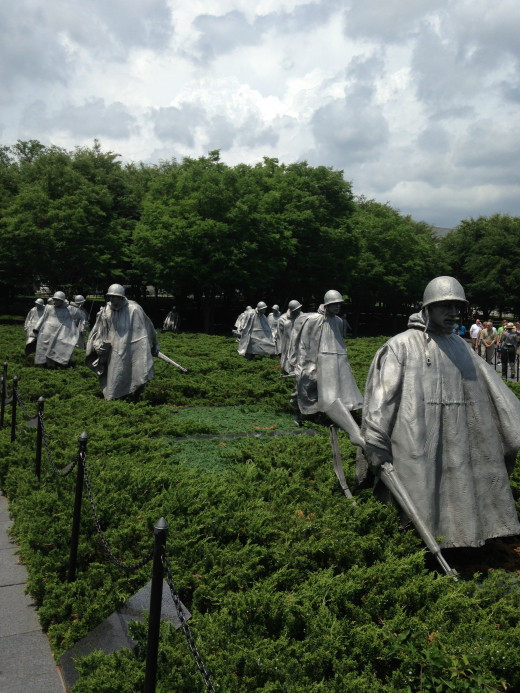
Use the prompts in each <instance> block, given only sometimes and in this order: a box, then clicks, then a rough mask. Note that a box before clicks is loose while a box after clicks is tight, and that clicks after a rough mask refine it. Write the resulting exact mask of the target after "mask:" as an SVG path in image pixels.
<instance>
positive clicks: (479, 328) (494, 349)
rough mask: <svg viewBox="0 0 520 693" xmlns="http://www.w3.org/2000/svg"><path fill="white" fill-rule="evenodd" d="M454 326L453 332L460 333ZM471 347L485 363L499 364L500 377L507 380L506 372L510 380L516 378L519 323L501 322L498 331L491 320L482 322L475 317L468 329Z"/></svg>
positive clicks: (519, 340) (519, 344) (519, 347)
mask: <svg viewBox="0 0 520 693" xmlns="http://www.w3.org/2000/svg"><path fill="white" fill-rule="evenodd" d="M457 328H458V325H457V326H454V332H455V333H457V334H461V333H460V328H459V329H457ZM461 336H462V334H461ZM469 336H470V339H471V347H472V349H474V351H475V352H476V353H477V354H478V355H479V356H482V357H483V358H484V359H485V360H486V362H487V363H489V364H493V365H494V364H495V358H496V362H497V363H498V364H501V369H502V377H503V378H507V376H508V372H509V373H510V377H511V378H516V377H517V376H518V357H519V351H520V321H517V322H516V324H515V323H514V322H511V321H509V320H502V324H501V325H500V326H499V327H498V329H497V328H496V327H495V326H494V325H493V322H492V321H491V320H487V321H484V322H482V321H481V320H480V318H478V317H475V321H474V323H473V324H472V325H471V327H470V328H469Z"/></svg>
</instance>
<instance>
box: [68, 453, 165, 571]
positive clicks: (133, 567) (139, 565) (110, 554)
mask: <svg viewBox="0 0 520 693" xmlns="http://www.w3.org/2000/svg"><path fill="white" fill-rule="evenodd" d="M78 459H79V460H80V461H81V464H82V465H83V469H84V471H85V485H86V487H87V493H88V499H89V503H90V509H91V510H92V517H93V518H94V522H95V524H96V529H97V532H98V535H99V539H100V541H101V543H102V544H103V548H104V550H105V553H106V554H107V556H108V557H109V559H110V560H111V561H112V563H114V564H115V565H116V566H117V567H118V568H120V569H121V570H125V571H126V572H128V573H130V572H132V571H134V570H138V569H139V568H142V567H143V566H145V565H146V564H147V563H149V562H150V561H151V560H152V558H153V549H152V550H151V551H150V552H149V553H148V555H147V556H145V557H144V558H143V559H142V560H140V561H139V562H138V563H134V565H125V564H124V563H121V561H120V560H119V559H118V558H116V556H114V554H113V552H112V550H111V549H110V546H109V545H108V542H107V540H106V538H105V535H104V533H103V530H102V529H101V523H100V521H99V518H98V516H97V512H96V507H95V505H94V496H93V494H92V487H91V486H90V479H89V476H88V470H87V459H86V455H84V456H83V455H81V454H79V453H78Z"/></svg>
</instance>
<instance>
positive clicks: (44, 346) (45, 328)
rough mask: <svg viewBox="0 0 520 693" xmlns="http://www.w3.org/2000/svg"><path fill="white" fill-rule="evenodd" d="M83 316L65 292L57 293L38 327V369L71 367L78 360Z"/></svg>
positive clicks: (35, 359)
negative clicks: (78, 344)
mask: <svg viewBox="0 0 520 693" xmlns="http://www.w3.org/2000/svg"><path fill="white" fill-rule="evenodd" d="M81 322H82V315H81V313H80V312H79V310H78V309H77V308H74V306H70V305H69V304H68V301H67V299H66V298H65V294H64V293H63V291H56V293H55V294H54V295H53V296H52V303H47V305H46V306H45V308H44V310H43V313H42V315H41V317H40V319H39V320H38V322H37V323H36V325H35V326H34V330H33V331H34V334H35V336H36V351H35V355H34V363H35V365H45V364H46V365H48V366H51V365H59V366H67V365H68V364H69V363H71V362H72V361H73V359H74V347H75V346H76V344H77V343H78V338H79V330H80V327H79V326H80V324H81Z"/></svg>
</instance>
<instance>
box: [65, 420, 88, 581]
mask: <svg viewBox="0 0 520 693" xmlns="http://www.w3.org/2000/svg"><path fill="white" fill-rule="evenodd" d="M87 441H88V435H87V432H86V431H83V433H82V434H81V435H80V437H79V452H78V455H79V459H78V473H77V476H76V496H75V498H74V515H73V518H72V535H71V538H70V555H69V573H68V575H67V580H68V582H74V580H75V579H76V559H77V557H78V539H79V526H80V522H81V500H82V498H83V478H84V476H85V470H84V468H83V462H84V460H85V454H86V450H87Z"/></svg>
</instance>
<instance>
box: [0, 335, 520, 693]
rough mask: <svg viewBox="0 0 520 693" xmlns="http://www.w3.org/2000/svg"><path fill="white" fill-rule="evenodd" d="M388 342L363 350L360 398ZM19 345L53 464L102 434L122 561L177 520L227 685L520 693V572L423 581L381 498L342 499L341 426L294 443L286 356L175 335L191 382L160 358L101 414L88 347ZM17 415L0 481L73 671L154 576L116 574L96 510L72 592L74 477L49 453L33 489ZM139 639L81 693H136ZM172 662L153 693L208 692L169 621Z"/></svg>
mask: <svg viewBox="0 0 520 693" xmlns="http://www.w3.org/2000/svg"><path fill="white" fill-rule="evenodd" d="M381 342H382V339H371V340H368V339H366V340H365V339H359V340H349V341H348V348H349V356H350V359H351V362H352V364H353V366H354V371H355V375H356V377H357V380H358V384H359V385H360V386H361V387H362V385H363V382H364V379H365V375H366V371H367V369H368V366H369V364H370V362H371V360H372V357H373V355H374V352H375V350H376V348H377V347H378V346H379V345H380V344H381ZM23 345H24V333H23V330H22V328H21V326H4V327H2V328H1V329H0V358H2V359H4V360H7V361H8V363H9V378H11V377H12V376H13V375H15V374H16V375H17V376H18V377H19V379H20V381H19V392H20V396H21V397H22V399H23V401H24V406H25V407H26V409H27V410H28V412H29V413H30V414H33V413H34V412H35V411H36V401H37V399H38V397H39V396H40V395H41V396H44V397H45V430H46V435H47V438H48V442H49V448H50V451H51V454H52V455H53V459H54V461H55V463H56V465H57V466H58V467H60V468H61V467H64V466H65V465H66V464H67V463H69V462H70V461H72V459H74V457H75V455H76V452H77V446H78V436H79V435H80V434H81V432H82V431H83V430H86V431H87V433H88V436H89V442H88V448H87V466H88V470H89V476H90V480H91V485H92V491H93V495H94V499H95V504H96V509H97V512H98V516H99V520H100V523H101V526H102V529H103V532H104V534H105V536H106V538H107V541H108V542H109V545H110V547H111V549H112V550H113V552H114V553H115V555H116V556H117V557H118V558H119V559H120V560H123V561H124V562H125V563H127V564H130V563H134V562H136V561H138V560H140V558H141V557H143V556H144V555H146V554H147V553H148V551H149V549H150V548H151V545H152V536H153V527H154V525H155V523H156V522H157V520H158V519H159V518H160V517H165V518H166V520H167V522H168V525H169V533H168V538H167V543H166V546H167V554H168V556H169V558H170V561H171V566H172V572H173V576H174V579H175V583H176V586H177V589H178V592H179V595H180V597H181V599H182V601H183V602H184V603H185V604H186V606H187V608H188V609H189V610H190V612H191V613H192V619H191V621H190V627H191V630H192V632H193V636H194V638H195V641H196V643H197V646H198V648H199V650H200V653H201V656H202V658H203V660H204V662H205V664H206V667H207V670H208V672H209V673H210V675H211V677H212V679H213V681H214V683H215V686H216V688H217V690H222V691H229V692H230V693H234V692H236V693H245V692H246V691H253V690H258V691H265V692H267V691H269V692H274V691H276V692H279V693H281V692H282V691H283V692H284V693H285V692H287V693H309V691H312V692H314V691H316V692H319V693H322V692H325V691H328V692H330V691H336V692H337V693H344V692H345V691H347V692H348V691H352V692H354V691H356V692H357V691H365V690H366V691H368V690H370V691H376V692H380V693H383V692H385V693H386V692H387V691H390V692H392V691H407V690H408V691H414V692H415V691H419V690H421V686H422V690H424V691H426V690H431V691H438V690H442V691H444V690H445V691H449V690H456V691H459V690H460V691H462V690H468V691H482V690H488V691H489V690H495V689H499V690H502V689H504V690H505V689H506V686H507V690H518V689H519V687H520V674H519V671H518V666H517V652H518V649H519V647H520V626H519V624H518V610H519V608H520V590H519V589H518V583H517V580H516V577H517V576H516V575H513V576H511V575H510V574H508V573H506V572H505V571H504V570H495V571H492V572H489V573H487V574H485V575H475V576H474V577H473V578H468V579H466V580H461V581H459V582H458V583H455V582H453V581H452V580H451V579H449V578H446V577H443V576H440V575H439V574H437V573H436V572H433V571H429V570H427V569H426V567H425V553H426V552H425V550H424V548H423V546H422V544H421V542H420V540H419V538H418V537H417V536H416V535H415V534H414V533H413V532H410V531H403V530H402V529H400V527H399V518H398V515H397V513H396V511H395V510H394V509H393V508H391V507H386V506H383V505H381V504H380V503H379V502H378V501H377V500H376V499H375V498H374V497H373V495H372V493H371V492H370V491H363V492H362V493H359V494H357V496H356V505H353V504H352V503H350V502H349V501H347V500H346V499H345V497H344V496H343V494H342V493H341V490H340V488H339V486H338V484H337V482H336V480H335V477H334V473H333V469H332V460H331V452H330V444H329V439H328V429H327V428H326V427H322V426H319V425H316V424H313V423H311V422H307V423H306V424H305V426H304V428H303V431H302V430H299V429H298V430H296V429H295V427H294V426H293V423H292V419H291V417H290V415H289V410H288V400H289V392H290V389H291V384H290V383H288V382H287V381H280V380H279V379H278V375H279V370H278V368H277V363H276V362H275V361H272V360H271V359H262V360H257V361H252V362H249V361H246V359H243V358H240V357H239V356H238V355H237V353H236V344H235V343H234V341H233V340H232V339H230V338H221V337H220V338H219V337H209V336H206V335H194V334H181V335H170V334H168V335H166V334H165V335H163V338H162V339H161V346H162V348H163V350H164V351H165V353H169V354H171V355H172V356H173V358H175V360H177V361H178V362H180V363H181V364H183V365H185V366H186V367H187V368H188V369H189V373H188V374H181V373H180V372H179V371H177V370H174V369H173V368H168V369H164V368H163V366H162V364H159V365H158V368H157V371H158V373H157V375H156V378H155V379H154V380H153V381H152V382H151V383H150V385H149V387H148V388H147V390H146V393H145V397H144V400H143V401H142V402H140V403H139V404H133V403H132V402H130V401H123V400H119V401H115V402H105V401H104V400H102V399H101V396H100V390H99V387H98V383H97V379H96V378H95V376H94V375H93V374H92V373H91V371H89V370H88V369H87V368H86V367H85V366H84V365H83V363H82V359H81V358H80V355H79V352H78V357H77V362H76V365H75V366H73V367H72V368H69V369H67V370H59V371H52V370H47V369H44V368H35V367H34V366H33V365H32V357H31V358H29V359H26V358H25V357H24V356H23ZM8 412H9V409H8ZM22 419H23V417H22V416H21V412H19V425H18V427H17V440H16V442H15V444H11V442H10V436H9V430H7V429H8V427H4V429H3V430H2V431H0V485H1V487H2V489H3V490H4V491H5V492H6V493H7V495H8V497H9V502H10V510H11V513H12V516H13V519H14V525H13V536H14V538H15V539H16V540H17V541H18V542H19V545H20V554H21V557H22V560H23V561H24V562H25V564H26V565H27V569H28V573H29V582H28V589H29V591H30V592H31V595H32V597H33V599H34V600H35V602H36V603H37V604H38V606H39V616H40V620H41V622H42V625H43V627H44V628H45V629H46V630H47V631H48V634H49V638H50V642H51V645H52V648H53V650H54V652H55V654H56V656H57V657H59V656H60V655H61V654H62V653H63V652H64V651H65V650H66V649H68V648H70V647H71V646H72V645H73V644H74V643H75V642H77V641H78V640H79V639H80V638H81V637H83V636H84V635H85V634H86V633H87V632H89V631H90V630H91V629H92V628H94V627H95V626H96V625H98V624H99V623H100V622H101V621H102V620H103V619H104V618H106V617H107V616H108V615H109V614H110V613H111V612H112V611H113V610H114V609H116V608H117V606H118V605H120V604H122V603H124V602H125V601H126V600H128V599H129V597H130V596H131V595H132V594H134V593H135V592H136V591H137V590H138V589H140V588H141V587H142V586H143V585H144V584H146V583H147V582H148V581H149V579H150V565H149V564H148V565H147V566H145V567H144V568H142V569H139V570H138V571H136V572H132V573H130V574H126V573H121V572H120V571H119V570H118V569H117V568H116V567H115V566H114V565H113V564H112V563H110V562H109V561H108V559H107V556H106V555H105V553H104V551H103V548H102V545H101V543H100V541H99V538H98V536H97V532H96V528H95V525H94V522H93V518H92V515H91V512H90V507H89V504H88V501H87V499H86V498H85V499H84V503H83V511H82V520H81V537H80V545H79V552H78V567H77V579H76V581H75V582H74V583H68V582H67V581H66V574H67V567H68V551H69V546H68V544H69V537H70V528H71V524H72V505H73V495H74V483H75V480H74V478H73V477H74V475H70V476H67V477H65V478H61V479H58V478H56V477H55V476H54V475H53V474H52V472H51V469H50V466H49V464H48V461H47V459H46V455H45V453H44V459H43V473H42V479H41V482H40V483H38V481H37V479H36V477H35V475H34V470H33V460H34V444H35V431H34V429H31V428H28V427H26V426H25V425H24V423H23V421H22ZM230 436H232V437H230ZM340 448H341V452H342V457H343V462H344V466H345V473H346V477H347V481H348V483H349V485H350V486H351V487H352V486H353V476H354V457H355V448H354V447H353V446H352V445H351V444H350V442H349V440H348V439H347V438H346V436H345V435H343V434H340ZM518 477H519V474H518V472H517V473H516V474H515V477H514V479H513V483H514V484H516V486H518ZM517 495H518V494H517ZM133 632H134V638H135V639H136V640H137V643H138V644H137V647H136V648H135V650H134V651H132V652H131V651H121V652H117V653H114V654H112V655H105V654H103V653H100V652H96V653H93V654H91V655H90V656H89V657H87V658H86V659H84V660H81V661H80V662H79V663H78V669H79V671H80V679H79V681H78V683H77V684H76V686H75V688H74V690H75V692H78V691H79V692H81V693H87V692H92V693H94V692H96V693H99V692H103V691H107V692H108V691H114V692H115V691H118V692H121V691H123V692H124V691H135V690H140V688H141V687H142V683H143V679H144V656H145V649H146V624H135V625H134V627H133ZM158 664H159V672H158V685H157V690H158V691H163V692H164V693H166V692H167V691H180V692H182V693H193V691H197V690H203V682H202V680H201V678H200V674H199V672H198V670H197V668H196V666H195V664H194V661H193V658H192V656H191V653H190V651H189V648H188V646H187V643H186V641H185V638H184V636H183V634H182V632H181V631H176V632H175V631H173V629H172V627H171V626H170V625H168V624H166V623H163V624H161V640H160V653H159V662H158ZM502 682H506V683H504V686H502Z"/></svg>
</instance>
